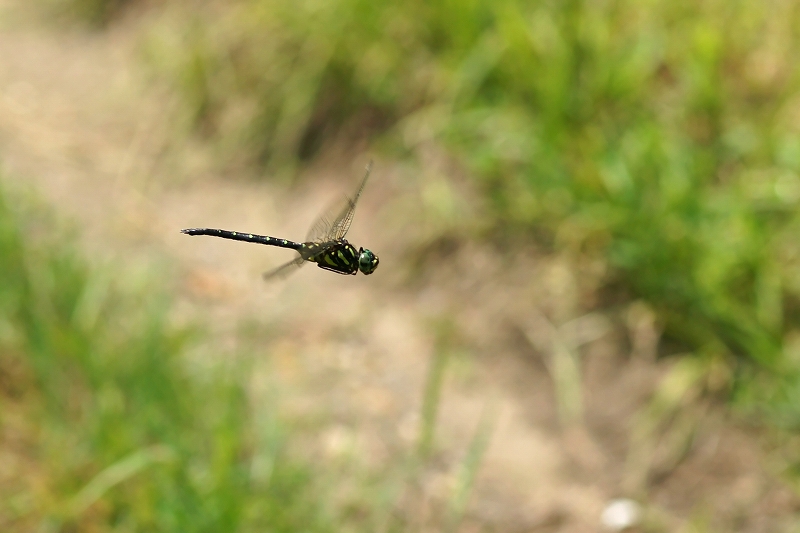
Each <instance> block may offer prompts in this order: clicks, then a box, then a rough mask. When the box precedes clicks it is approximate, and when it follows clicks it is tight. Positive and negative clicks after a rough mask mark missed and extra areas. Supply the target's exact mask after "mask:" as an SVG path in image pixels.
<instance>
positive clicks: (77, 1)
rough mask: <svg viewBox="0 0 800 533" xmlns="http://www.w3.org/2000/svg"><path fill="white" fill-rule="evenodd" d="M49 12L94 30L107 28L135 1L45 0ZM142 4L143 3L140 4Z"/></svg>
mask: <svg viewBox="0 0 800 533" xmlns="http://www.w3.org/2000/svg"><path fill="white" fill-rule="evenodd" d="M45 2H46V4H47V5H48V7H49V10H50V11H52V12H54V13H56V14H59V15H65V16H67V17H69V18H70V19H72V20H75V21H79V22H82V23H84V24H86V25H87V26H89V27H92V28H102V27H105V26H106V25H107V24H108V23H109V22H111V21H112V20H113V19H114V18H115V17H117V16H119V15H120V13H122V11H123V9H124V8H125V7H126V6H128V5H130V4H133V3H135V2H134V0H45ZM139 3H140V4H141V3H142V2H139Z"/></svg>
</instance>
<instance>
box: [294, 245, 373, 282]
mask: <svg viewBox="0 0 800 533" xmlns="http://www.w3.org/2000/svg"><path fill="white" fill-rule="evenodd" d="M298 251H299V252H300V255H301V256H302V257H303V259H305V260H306V261H313V262H314V263H317V265H318V266H319V267H320V268H324V269H325V270H332V271H334V272H339V273H340V274H355V273H356V272H358V255H359V254H358V251H357V250H356V249H355V247H354V246H353V245H352V244H350V243H349V242H347V241H346V240H345V239H339V240H338V241H335V242H333V243H323V244H320V243H314V242H307V243H304V244H303V247H302V248H300V250H298Z"/></svg>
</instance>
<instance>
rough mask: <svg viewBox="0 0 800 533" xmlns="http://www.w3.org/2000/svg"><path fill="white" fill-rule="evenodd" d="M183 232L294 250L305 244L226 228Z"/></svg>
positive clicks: (191, 229)
mask: <svg viewBox="0 0 800 533" xmlns="http://www.w3.org/2000/svg"><path fill="white" fill-rule="evenodd" d="M181 233H185V234H186V235H209V236H211V237H221V238H223V239H230V240H233V241H244V242H254V243H258V244H266V245H267V246H278V247H279V248H291V249H292V250H299V249H300V248H302V247H303V245H302V244H300V243H299V242H294V241H288V240H286V239H276V238H275V237H268V236H267V235H256V234H255V233H243V232H241V231H228V230H226V229H214V228H190V229H182V230H181Z"/></svg>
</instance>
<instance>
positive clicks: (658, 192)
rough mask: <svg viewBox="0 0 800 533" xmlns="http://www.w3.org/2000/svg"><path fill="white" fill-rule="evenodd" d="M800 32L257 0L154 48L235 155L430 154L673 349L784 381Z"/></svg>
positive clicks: (649, 12)
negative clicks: (579, 268)
mask: <svg viewBox="0 0 800 533" xmlns="http://www.w3.org/2000/svg"><path fill="white" fill-rule="evenodd" d="M798 23H800V13H798V9H797V7H796V5H795V4H793V3H791V2H785V1H779V0H775V1H769V2H761V3H752V2H723V1H718V0H706V1H701V2H690V1H686V0H679V1H666V0H650V1H648V2H634V1H632V0H619V1H609V2H595V1H591V2H590V1H582V0H570V1H566V2H548V1H537V2H523V1H520V0H501V1H496V2H489V1H485V0H470V1H466V2H464V1H460V2H453V1H452V0H434V1H432V2H425V3H420V2H388V1H386V2H367V1H365V0H333V1H331V2H324V3H322V2H318V1H314V0H306V1H302V2H298V3H293V4H292V5H291V6H289V5H286V4H283V3H281V2H277V1H275V0H242V1H239V2H236V3H235V4H231V5H229V6H228V7H226V8H224V9H222V8H219V7H218V6H217V8H216V9H213V10H212V9H209V10H206V11H203V10H200V11H197V12H195V13H194V14H193V15H192V16H191V17H190V21H189V22H188V23H185V24H184V26H183V27H184V32H183V33H182V34H181V37H180V38H177V39H176V38H175V34H174V32H172V33H170V34H169V35H170V37H169V38H165V37H164V34H159V32H154V35H155V37H154V38H153V39H151V41H150V45H149V57H150V58H151V60H152V61H154V62H155V63H156V64H157V65H160V67H161V68H162V69H163V71H164V72H165V73H169V74H168V76H171V77H172V79H173V80H174V81H175V83H176V86H177V87H178V88H179V89H180V91H181V94H182V95H183V97H184V100H185V102H186V110H187V116H189V117H190V119H191V121H192V123H193V124H194V125H195V128H196V131H200V132H202V133H203V134H204V135H206V136H208V137H210V138H214V139H218V140H220V143H221V144H222V145H224V147H225V149H224V150H223V152H225V153H229V154H230V153H234V154H236V157H240V158H243V159H245V160H247V161H250V162H255V163H257V164H261V165H266V166H267V167H268V168H272V169H278V168H281V167H282V166H283V165H291V164H294V162H295V161H298V160H300V161H302V160H304V159H308V158H311V157H313V156H314V154H316V153H317V152H318V151H319V149H320V147H322V146H324V145H325V143H327V142H332V141H333V140H337V141H339V142H340V141H341V140H342V139H347V140H348V141H350V142H353V143H358V142H361V141H364V140H365V139H367V140H371V141H372V142H375V143H378V144H377V145H379V146H381V147H383V149H385V150H388V151H393V152H394V153H395V154H396V155H400V156H408V157H411V158H414V157H416V155H417V154H418V153H419V151H420V150H421V149H423V148H424V147H426V146H430V145H435V146H437V147H439V148H440V149H442V150H444V151H445V152H446V153H447V154H449V155H450V156H452V157H455V158H456V160H457V161H460V162H461V164H462V165H463V166H464V167H465V168H467V169H469V171H470V175H471V176H472V177H473V179H474V180H475V182H476V184H477V185H478V187H479V190H480V191H481V192H482V194H483V195H484V197H485V198H486V200H487V201H488V203H489V205H490V206H491V210H490V214H489V215H488V216H489V220H487V221H486V222H487V224H483V225H481V226H483V227H489V228H491V229H490V230H489V231H487V232H486V233H485V234H483V235H482V237H483V238H484V239H486V240H490V241H491V240H495V241H496V242H498V243H500V244H501V246H505V245H511V246H512V247H513V246H520V245H524V243H525V242H526V241H528V242H531V243H537V244H538V245H539V246H543V247H544V248H545V249H550V250H555V251H558V252H563V253H568V254H571V255H572V256H573V257H574V258H575V261H576V262H584V261H593V260H600V261H602V262H604V264H606V265H607V266H608V274H607V275H606V277H605V279H604V289H603V291H602V293H603V295H604V301H605V305H619V304H620V303H625V302H630V301H633V300H643V301H645V302H647V304H648V305H649V306H650V307H652V308H653V309H654V310H655V312H656V313H657V315H658V318H659V321H660V322H661V324H662V325H663V327H664V330H665V336H666V338H667V340H668V341H670V342H671V343H672V344H673V345H676V346H677V347H676V350H679V351H687V352H692V353H699V354H704V355H707V356H713V357H722V358H728V359H729V361H730V365H731V366H732V368H734V369H735V375H741V372H746V371H747V368H752V367H756V368H759V369H762V370H767V371H768V372H772V373H776V374H778V375H782V376H785V375H788V374H789V373H791V372H790V370H789V368H794V367H795V366H796V358H795V357H794V356H790V354H788V351H791V349H790V348H788V346H789V345H790V344H792V343H791V342H790V340H791V339H792V338H795V337H796V336H797V331H798V327H800V314H799V313H798V309H800V306H798V302H800V299H799V298H798V295H800V275H798V273H797V272H798V269H797V267H798V261H799V260H800V247H799V246H798V240H797V239H796V238H795V236H796V234H797V229H798V223H800V219H799V218H798V216H797V207H798V202H799V201H800V177H799V176H798V172H800V127H799V126H798V124H799V123H798V120H797V118H798V116H800V99H798V97H797V94H798V91H797V90H798V87H799V85H798V84H799V83H800V77H799V76H798V74H799V72H798V66H797V62H796V61H795V59H794V58H796V57H797V55H798V51H800V39H798V36H797V33H796V28H797V27H800V25H799V24H798ZM159 35H161V36H160V37H159ZM501 253H502V252H501ZM742 365H744V367H742ZM787 386H788V385H787ZM791 387H795V385H791ZM742 394H744V393H742ZM748 394H749V393H748ZM793 394H796V393H793ZM786 414H787V413H784V415H786ZM791 417H793V418H794V419H795V421H796V422H800V410H798V409H794V412H793V413H791ZM796 422H795V423H796Z"/></svg>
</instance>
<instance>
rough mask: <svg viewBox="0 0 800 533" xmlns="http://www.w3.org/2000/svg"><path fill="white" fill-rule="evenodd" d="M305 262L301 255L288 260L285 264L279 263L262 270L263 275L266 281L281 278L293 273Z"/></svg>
mask: <svg viewBox="0 0 800 533" xmlns="http://www.w3.org/2000/svg"><path fill="white" fill-rule="evenodd" d="M304 264H306V260H305V259H303V258H302V257H298V258H296V259H294V260H292V261H289V262H288V263H286V264H285V265H281V266H279V267H278V268H276V269H274V270H270V271H268V272H264V274H263V277H264V280H266V281H271V280H274V279H283V278H286V277H288V276H289V275H291V274H293V273H294V272H295V271H297V269H298V268H300V267H301V266H303V265H304Z"/></svg>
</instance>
